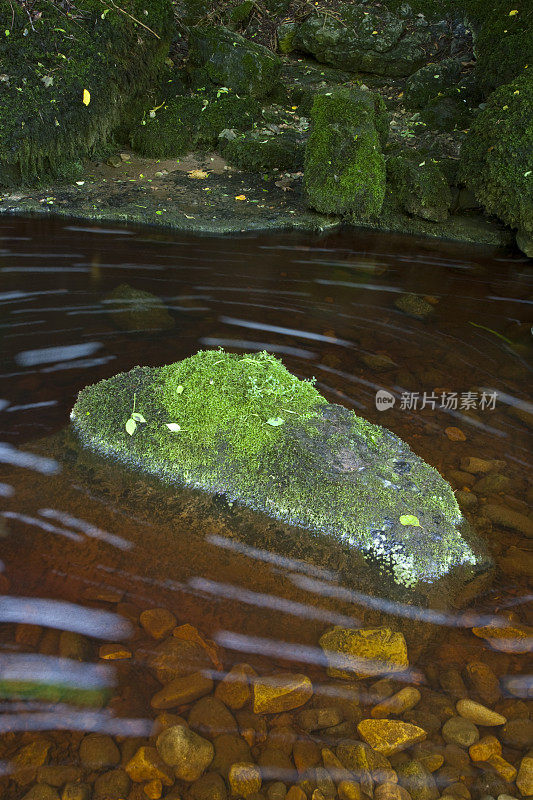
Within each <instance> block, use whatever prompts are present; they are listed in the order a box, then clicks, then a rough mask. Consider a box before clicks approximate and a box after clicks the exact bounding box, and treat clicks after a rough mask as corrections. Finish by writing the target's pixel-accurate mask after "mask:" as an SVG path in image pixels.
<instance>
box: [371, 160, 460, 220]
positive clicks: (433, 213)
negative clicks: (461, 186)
mask: <svg viewBox="0 0 533 800" xmlns="http://www.w3.org/2000/svg"><path fill="white" fill-rule="evenodd" d="M387 188H388V190H389V191H390V192H391V194H392V198H393V200H394V201H396V203H397V205H398V206H399V207H400V208H401V209H402V210H403V211H405V212H406V213H407V214H411V215H412V216H414V217H420V218H421V219H427V220H430V221H431V222H445V221H446V219H447V218H448V211H449V208H450V206H451V202H452V195H451V191H450V187H449V186H448V182H447V180H446V178H445V177H444V175H443V174H442V172H441V171H440V169H439V167H438V166H437V164H435V162H434V161H432V160H431V159H430V158H424V157H423V156H422V155H420V153H415V152H412V151H408V150H404V151H403V152H401V153H397V154H394V155H391V156H389V158H388V159H387Z"/></svg>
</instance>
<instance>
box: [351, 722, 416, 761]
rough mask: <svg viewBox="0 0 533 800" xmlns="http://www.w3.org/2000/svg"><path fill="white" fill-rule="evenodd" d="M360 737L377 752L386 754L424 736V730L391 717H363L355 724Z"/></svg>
mask: <svg viewBox="0 0 533 800" xmlns="http://www.w3.org/2000/svg"><path fill="white" fill-rule="evenodd" d="M357 730H358V732H359V735H360V736H361V738H362V739H364V740H365V742H367V743H368V744H369V745H370V747H372V748H373V749H374V750H377V752H378V753H383V755H385V756H388V755H392V754H393V753H398V752H399V751H400V750H405V749H406V748H408V747H410V746H411V745H413V744H415V742H420V741H421V740H422V739H425V738H426V731H424V730H422V728H418V727H416V726H415V725H411V724H409V723H408V722H400V721H399V720H392V719H364V720H362V722H360V723H359V725H358V726H357Z"/></svg>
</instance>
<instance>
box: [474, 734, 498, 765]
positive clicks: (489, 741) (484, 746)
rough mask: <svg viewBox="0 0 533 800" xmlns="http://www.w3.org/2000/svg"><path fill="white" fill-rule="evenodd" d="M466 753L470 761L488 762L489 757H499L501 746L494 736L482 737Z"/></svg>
mask: <svg viewBox="0 0 533 800" xmlns="http://www.w3.org/2000/svg"><path fill="white" fill-rule="evenodd" d="M468 753H469V755H470V758H471V759H472V761H488V760H489V758H491V756H501V754H502V746H501V744H500V742H499V741H498V739H497V738H496V737H495V736H484V737H483V738H482V739H480V740H479V742H476V743H475V744H473V745H472V746H471V747H470V748H469V750H468Z"/></svg>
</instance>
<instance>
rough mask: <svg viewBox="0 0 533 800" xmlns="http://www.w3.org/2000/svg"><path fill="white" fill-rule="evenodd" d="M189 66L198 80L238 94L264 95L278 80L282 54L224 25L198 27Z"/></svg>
mask: <svg viewBox="0 0 533 800" xmlns="http://www.w3.org/2000/svg"><path fill="white" fill-rule="evenodd" d="M189 67H190V71H191V75H192V77H193V80H195V82H197V83H203V82H204V83H205V81H207V82H208V83H209V82H211V83H212V84H215V85H216V86H224V87H226V88H228V89H231V90H232V91H233V92H235V93H236V94H241V95H247V96H250V97H254V98H262V97H265V96H266V95H268V94H269V93H270V92H271V91H272V90H273V89H274V87H275V86H276V84H277V82H278V76H279V71H280V67H281V62H280V59H279V57H278V56H277V55H276V54H275V53H272V52H271V51H270V50H268V49H267V48H266V47H263V46H262V45H260V44H256V43H255V42H251V41H249V40H248V39H245V38H244V37H243V36H241V35H240V34H238V33H235V32H234V31H231V30H229V29H228V28H224V27H223V26H216V27H215V26H206V25H204V26H198V27H196V28H193V29H192V31H191V34H190V36H189Z"/></svg>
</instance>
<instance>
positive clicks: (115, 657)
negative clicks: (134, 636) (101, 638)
mask: <svg viewBox="0 0 533 800" xmlns="http://www.w3.org/2000/svg"><path fill="white" fill-rule="evenodd" d="M131 655H132V653H131V650H128V648H127V647H124V645H123V644H111V643H106V644H103V645H102V646H101V647H100V649H99V651H98V656H99V657H100V658H103V659H105V660H106V661H122V660H124V659H127V658H131Z"/></svg>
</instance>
